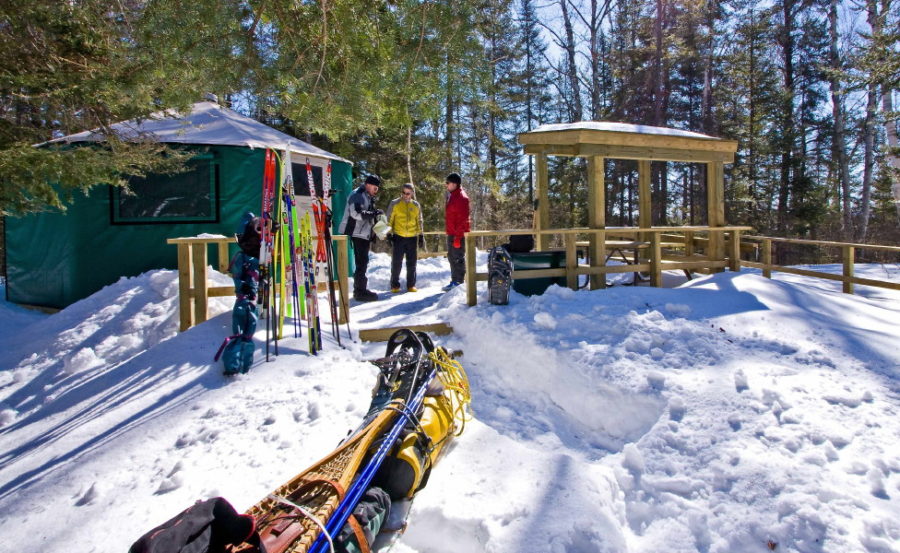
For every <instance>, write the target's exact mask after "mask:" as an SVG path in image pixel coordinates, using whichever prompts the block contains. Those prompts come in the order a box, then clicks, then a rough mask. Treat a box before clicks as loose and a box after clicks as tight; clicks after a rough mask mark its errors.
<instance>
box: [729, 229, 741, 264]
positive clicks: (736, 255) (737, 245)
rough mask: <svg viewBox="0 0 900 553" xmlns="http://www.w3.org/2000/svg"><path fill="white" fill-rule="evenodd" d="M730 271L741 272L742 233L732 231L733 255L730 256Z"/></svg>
mask: <svg viewBox="0 0 900 553" xmlns="http://www.w3.org/2000/svg"><path fill="white" fill-rule="evenodd" d="M728 270H729V271H731V272H732V273H739V272H740V271H741V231H739V230H733V231H731V254H729V256H728Z"/></svg>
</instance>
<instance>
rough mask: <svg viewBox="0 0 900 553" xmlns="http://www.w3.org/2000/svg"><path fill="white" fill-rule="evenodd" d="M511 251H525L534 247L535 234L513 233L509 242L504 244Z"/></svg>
mask: <svg viewBox="0 0 900 553" xmlns="http://www.w3.org/2000/svg"><path fill="white" fill-rule="evenodd" d="M503 247H504V248H506V251H508V252H509V253H525V252H530V251H531V250H533V249H534V236H532V235H530V234H513V235H512V236H510V237H509V242H507V243H506V244H503Z"/></svg>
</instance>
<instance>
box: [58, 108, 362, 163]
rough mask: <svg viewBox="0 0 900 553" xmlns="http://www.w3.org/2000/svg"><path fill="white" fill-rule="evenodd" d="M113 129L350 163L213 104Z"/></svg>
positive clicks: (80, 137)
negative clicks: (289, 151) (289, 152)
mask: <svg viewBox="0 0 900 553" xmlns="http://www.w3.org/2000/svg"><path fill="white" fill-rule="evenodd" d="M112 129H113V130H114V131H115V132H116V133H117V134H118V135H119V136H120V137H121V138H122V139H123V140H129V139H138V138H140V139H144V138H152V139H155V140H158V141H160V142H164V143H175V144H203V145H209V146H244V147H247V148H272V149H274V150H279V151H282V150H284V149H285V148H290V150H291V153H292V154H297V155H301V156H311V157H319V158H325V159H333V160H337V161H343V162H346V163H350V162H349V161H348V160H346V159H344V158H342V157H340V156H336V155H334V154H332V153H330V152H327V151H325V150H323V149H321V148H317V147H316V146H313V145H312V144H307V143H306V142H303V141H302V140H298V139H296V138H294V137H292V136H290V135H288V134H285V133H283V132H281V131H277V130H275V129H273V128H272V127H269V126H268V125H264V124H262V123H260V122H259V121H256V120H255V119H251V118H249V117H246V116H244V115H241V114H240V113H237V112H236V111H233V110H230V109H228V108H226V107H222V106H220V105H218V104H216V103H215V102H197V103H196V104H194V105H193V106H192V107H191V112H190V113H189V114H187V115H183V114H180V113H178V112H176V111H174V110H166V111H164V112H157V113H153V114H151V115H150V116H149V117H148V118H147V119H143V120H129V121H123V122H121V123H116V124H114V125H112ZM104 139H105V136H104V134H103V133H101V132H99V131H97V130H93V131H84V132H80V133H76V134H70V135H69V136H64V137H61V138H57V139H55V140H51V141H50V142H48V144H54V143H74V142H100V141H103V140H104Z"/></svg>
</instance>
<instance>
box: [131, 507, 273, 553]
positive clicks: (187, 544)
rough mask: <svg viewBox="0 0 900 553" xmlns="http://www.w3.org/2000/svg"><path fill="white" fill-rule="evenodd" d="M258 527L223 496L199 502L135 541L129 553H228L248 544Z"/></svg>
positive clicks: (251, 518)
mask: <svg viewBox="0 0 900 553" xmlns="http://www.w3.org/2000/svg"><path fill="white" fill-rule="evenodd" d="M255 530H256V524H255V522H254V520H253V517H251V516H250V515H241V514H238V513H237V511H235V510H234V507H232V506H231V504H230V503H228V501H226V500H225V499H224V498H222V497H214V498H212V499H207V500H205V501H198V502H197V503H194V504H193V505H192V506H190V507H188V508H187V509H185V510H184V511H182V512H180V513H178V514H177V515H175V517H174V518H172V519H171V520H168V521H166V522H164V523H162V524H160V525H159V526H157V527H156V528H154V529H153V530H150V531H149V532H147V533H146V534H144V535H143V536H141V537H140V539H138V541H136V542H134V544H133V545H132V546H131V548H130V549H129V550H128V553H225V551H226V549H225V546H227V545H237V544H240V543H243V542H244V541H248V540H249V539H250V538H251V536H253V535H254V534H255Z"/></svg>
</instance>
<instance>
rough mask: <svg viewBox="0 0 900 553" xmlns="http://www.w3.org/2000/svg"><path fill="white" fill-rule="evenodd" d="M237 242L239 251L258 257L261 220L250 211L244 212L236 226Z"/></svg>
mask: <svg viewBox="0 0 900 553" xmlns="http://www.w3.org/2000/svg"><path fill="white" fill-rule="evenodd" d="M236 236H237V243H238V246H240V248H241V251H242V252H244V253H245V254H247V255H249V256H252V257H259V247H260V244H262V220H260V218H259V217H256V216H255V215H253V213H251V212H249V211H248V212H247V213H244V216H243V217H241V222H240V223H239V224H238V228H237V233H236Z"/></svg>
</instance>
